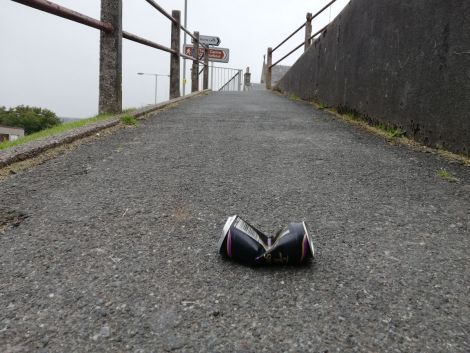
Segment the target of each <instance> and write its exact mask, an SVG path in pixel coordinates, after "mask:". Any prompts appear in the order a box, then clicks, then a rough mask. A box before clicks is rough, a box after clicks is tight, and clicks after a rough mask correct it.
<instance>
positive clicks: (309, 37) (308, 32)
mask: <svg viewBox="0 0 470 353" xmlns="http://www.w3.org/2000/svg"><path fill="white" fill-rule="evenodd" d="M336 1H337V0H331V1H330V2H329V3H328V4H326V5H325V6H324V7H323V8H322V9H321V10H319V11H318V12H317V13H315V14H314V15H312V14H311V13H310V12H309V13H307V16H306V19H307V20H306V21H305V22H304V23H303V24H302V25H301V26H300V27H299V28H297V29H296V30H295V31H294V32H292V33H291V34H290V35H288V36H287V38H285V39H284V40H283V41H282V42H281V43H279V44H278V45H277V46H275V47H274V48H272V47H269V48H268V53H267V62H266V72H265V81H266V88H267V89H271V87H272V69H273V67H274V66H276V65H277V64H279V63H280V62H281V61H283V60H285V59H286V58H288V57H289V56H291V55H292V54H293V53H295V52H296V51H297V50H299V49H300V48H301V47H304V51H307V49H308V48H309V47H310V45H311V44H312V41H313V40H314V39H315V37H317V36H318V35H320V34H322V33H323V32H324V31H325V30H326V28H327V27H328V25H329V24H328V25H326V26H324V27H323V28H322V29H320V30H319V31H317V32H315V33H314V34H312V21H313V20H314V19H315V18H317V17H318V16H319V15H320V14H322V13H323V12H324V11H325V10H326V9H328V8H331V6H332V5H333V4H334V3H335V2H336ZM330 20H331V19H330ZM303 28H305V40H304V41H303V42H302V43H300V44H299V45H298V46H296V47H295V48H294V49H292V50H291V51H290V52H288V53H287V54H286V55H284V56H283V57H282V58H281V59H279V60H277V61H276V62H275V63H274V64H273V53H274V52H275V51H276V50H278V49H279V48H280V47H281V46H282V45H284V44H285V43H286V42H287V41H288V40H289V39H291V38H292V37H293V36H295V35H296V34H297V33H298V32H300V31H301V30H302V29H303Z"/></svg>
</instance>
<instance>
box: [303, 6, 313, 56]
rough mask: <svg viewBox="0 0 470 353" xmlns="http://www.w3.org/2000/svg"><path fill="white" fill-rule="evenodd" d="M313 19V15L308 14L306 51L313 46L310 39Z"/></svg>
mask: <svg viewBox="0 0 470 353" xmlns="http://www.w3.org/2000/svg"><path fill="white" fill-rule="evenodd" d="M312 18H313V15H312V14H311V13H310V12H308V13H307V23H306V24H305V48H304V51H307V49H308V48H309V47H310V45H311V44H312V41H311V40H310V37H312Z"/></svg>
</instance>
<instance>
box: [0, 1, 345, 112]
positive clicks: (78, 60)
mask: <svg viewBox="0 0 470 353" xmlns="http://www.w3.org/2000/svg"><path fill="white" fill-rule="evenodd" d="M53 2H55V3H57V4H60V5H63V6H65V7H68V8H70V9H73V10H75V11H78V12H81V13H83V14H86V15H88V16H91V17H94V18H97V19H99V17H100V1H99V0H53ZM157 2H158V3H159V4H160V5H161V6H162V7H163V8H165V9H166V10H167V11H168V12H171V10H181V11H182V19H183V17H184V13H183V10H184V0H157ZM328 2H329V0H315V1H312V0H292V1H285V0H237V1H233V0H218V1H215V0H188V29H189V30H191V31H199V32H200V33H201V34H204V35H214V36H219V37H220V38H221V39H222V43H221V45H220V46H221V47H224V48H229V49H230V63H228V64H221V63H217V64H216V65H217V66H228V67H234V68H239V69H245V68H246V67H247V66H249V67H250V70H251V72H252V81H253V82H259V80H260V76H261V67H262V63H263V55H264V54H265V53H266V49H267V47H269V46H275V45H277V44H278V43H279V42H281V41H282V40H283V39H284V38H285V37H286V36H287V35H288V34H290V33H291V32H292V31H294V30H295V29H296V28H298V27H299V26H300V25H301V24H302V22H304V21H305V15H306V13H307V12H313V13H315V12H316V11H318V10H319V9H320V8H322V7H323V6H324V5H325V4H326V3H328ZM348 2H349V0H339V1H338V2H337V3H336V4H335V5H334V6H333V8H332V11H331V19H333V18H334V17H335V16H336V15H337V13H339V12H340V11H341V9H342V8H343V7H344V6H345V5H346V4H347V3H348ZM123 3H124V5H123V13H124V18H123V21H124V30H125V31H128V32H131V33H134V34H137V35H139V36H143V37H144V38H147V39H149V40H152V41H155V42H157V43H160V44H162V45H165V46H168V47H169V46H170V26H171V23H170V21H169V20H168V19H167V18H165V17H164V16H162V15H161V14H160V13H159V12H157V11H156V10H155V9H154V8H153V7H151V6H150V5H149V4H148V3H146V2H145V1H143V0H124V1H123ZM329 18H330V11H329V10H327V11H326V12H325V13H324V14H323V15H321V16H320V17H319V18H317V19H315V20H314V22H313V31H314V32H315V31H316V30H318V29H320V28H322V27H323V26H324V25H325V24H326V23H328V20H329ZM303 36H304V32H303V30H302V31H300V33H299V34H297V36H296V37H294V38H293V39H291V40H290V41H289V42H288V43H287V44H286V45H284V46H283V48H282V50H281V49H280V50H279V51H276V52H275V54H274V60H277V59H279V58H281V56H282V55H283V54H284V53H287V52H288V51H290V50H291V49H292V48H294V47H295V46H296V45H298V44H299V43H301V42H302V41H303ZM182 37H183V36H182ZM188 41H189V39H188ZM0 52H1V55H0V106H7V107H10V106H16V105H21V104H24V105H31V106H39V107H43V108H48V109H51V110H52V111H54V112H55V113H56V114H57V115H58V116H61V117H89V116H93V115H95V114H96V113H97V110H98V108H97V106H98V69H99V31H98V30H95V29H93V28H88V27H86V26H82V25H80V24H78V23H74V22H71V21H68V20H65V19H62V18H59V17H56V16H53V15H50V14H47V13H44V12H42V11H38V10H35V9H32V8H29V7H27V6H24V5H20V4H18V3H15V2H12V1H10V0H0ZM301 54H302V49H300V50H299V51H298V52H297V53H296V55H293V56H292V57H290V58H288V59H287V60H285V61H284V62H282V63H281V64H282V65H292V64H293V63H294V62H295V60H296V59H297V58H298V57H299V56H300V55H301ZM169 63H170V55H169V54H168V53H165V52H161V51H158V50H155V49H153V48H148V47H145V46H142V45H140V44H137V43H133V42H129V41H127V40H125V39H124V40H123V105H124V108H126V107H139V106H143V105H146V104H150V103H153V100H154V87H155V86H154V85H155V83H154V82H155V81H154V79H153V78H152V77H150V76H138V75H137V72H149V73H160V74H167V73H168V72H169ZM187 65H188V66H190V62H189V61H188V62H187ZM186 76H187V77H188V78H189V76H190V74H189V68H188V73H187V74H186ZM189 85H190V80H188V85H187V89H186V91H187V92H188V91H189V90H190V86H189ZM167 99H168V78H166V77H161V78H159V87H158V100H159V101H163V100H167Z"/></svg>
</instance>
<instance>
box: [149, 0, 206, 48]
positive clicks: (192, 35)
mask: <svg viewBox="0 0 470 353" xmlns="http://www.w3.org/2000/svg"><path fill="white" fill-rule="evenodd" d="M145 1H147V2H148V3H149V4H150V5H151V6H153V7H154V8H155V9H156V10H157V11H158V12H160V13H161V14H162V15H163V16H165V17H166V18H168V19H169V20H170V21H171V22H173V23H177V22H178V21H176V19H175V18H174V17H173V16H172V15H170V14H169V13H168V12H166V11H165V9H164V8H163V7H161V6H160V5H158V4H157V3H156V2H155V1H153V0H145ZM180 27H181V30H182V31H184V32H185V33H186V34H188V35H189V36H190V37H191V38H192V39H194V40H195V41H198V42H199V40H198V39H197V38H196V37H195V36H194V34H192V33H191V32H190V31H189V30H187V29H186V28H185V27H184V26H183V25H180ZM199 45H201V46H202V47H204V48H208V46H207V45H205V44H201V43H200V42H199Z"/></svg>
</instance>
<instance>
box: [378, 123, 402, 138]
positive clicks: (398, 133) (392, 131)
mask: <svg viewBox="0 0 470 353" xmlns="http://www.w3.org/2000/svg"><path fill="white" fill-rule="evenodd" d="M376 127H377V128H378V129H380V130H382V131H383V132H385V133H386V134H387V135H388V136H389V137H405V135H406V132H405V131H403V130H402V129H400V128H397V127H393V126H389V125H385V124H378V125H376Z"/></svg>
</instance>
